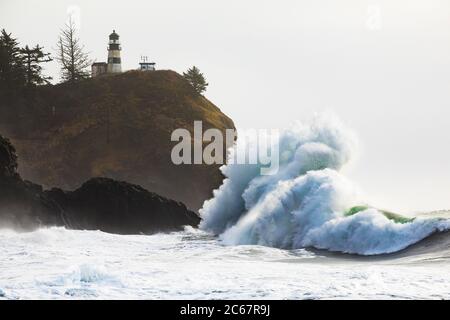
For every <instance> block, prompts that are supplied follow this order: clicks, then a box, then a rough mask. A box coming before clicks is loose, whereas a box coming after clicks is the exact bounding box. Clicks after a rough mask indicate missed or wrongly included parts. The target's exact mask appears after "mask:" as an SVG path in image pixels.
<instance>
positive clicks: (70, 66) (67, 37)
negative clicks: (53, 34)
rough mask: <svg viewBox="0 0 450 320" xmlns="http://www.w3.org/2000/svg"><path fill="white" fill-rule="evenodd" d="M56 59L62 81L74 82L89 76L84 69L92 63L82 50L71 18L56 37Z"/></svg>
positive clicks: (82, 47)
mask: <svg viewBox="0 0 450 320" xmlns="http://www.w3.org/2000/svg"><path fill="white" fill-rule="evenodd" d="M57 50H58V56H57V58H56V59H57V60H58V61H59V63H60V64H61V76H62V79H63V80H64V81H69V82H75V81H78V80H81V79H85V78H88V77H89V72H88V71H87V70H86V69H87V68H88V67H89V66H90V65H91V63H92V61H91V60H90V59H89V57H88V54H87V53H85V52H84V45H82V44H81V43H80V39H79V38H78V37H77V32H76V27H75V24H74V22H73V21H72V19H70V20H69V22H68V23H67V24H66V26H65V29H62V30H61V34H60V36H59V39H58V48H57Z"/></svg>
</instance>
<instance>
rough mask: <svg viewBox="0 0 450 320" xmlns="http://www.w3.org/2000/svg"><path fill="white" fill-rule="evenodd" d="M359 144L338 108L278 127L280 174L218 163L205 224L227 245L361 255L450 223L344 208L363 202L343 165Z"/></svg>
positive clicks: (384, 250) (400, 246)
mask: <svg viewBox="0 0 450 320" xmlns="http://www.w3.org/2000/svg"><path fill="white" fill-rule="evenodd" d="M239 143H240V141H239V139H238V141H237V145H236V146H235V148H234V150H232V151H231V152H230V154H231V155H233V152H236V150H238V149H239ZM254 143H257V142H256V141H254ZM356 146H357V142H356V139H355V135H354V134H353V133H352V131H351V130H349V129H347V128H346V127H345V126H343V125H342V123H341V122H340V121H339V120H338V119H337V118H336V117H335V116H333V115H329V114H321V115H317V116H315V117H314V118H313V120H312V121H311V122H309V123H301V122H298V123H296V124H295V125H293V126H292V127H291V128H289V129H287V130H284V131H283V132H281V133H280V139H279V143H278V145H277V147H278V150H279V152H280V161H279V170H278V171H277V172H276V173H274V174H272V175H266V176H262V175H260V173H259V168H260V165H259V164H254V165H243V164H229V165H226V166H223V167H222V168H221V170H222V172H223V174H224V175H225V177H226V179H225V180H224V183H223V185H222V186H221V187H220V188H219V189H218V190H216V191H215V192H214V197H213V198H212V199H211V200H209V201H206V202H205V204H204V206H203V208H202V209H201V210H200V213H201V215H202V218H203V221H202V223H201V225H200V227H201V228H202V229H203V230H206V231H210V232H213V233H215V234H217V235H219V236H220V238H221V239H222V240H223V242H224V243H225V244H230V245H237V244H259V245H265V246H272V247H278V248H288V249H297V248H303V247H315V248H320V249H328V250H331V251H341V252H346V253H356V254H363V255H373V254H382V253H390V252H395V251H398V250H401V249H403V248H406V247H407V246H409V245H411V244H413V243H415V242H417V241H419V240H421V239H423V238H425V237H427V236H428V235H430V234H432V233H434V232H436V231H441V230H445V229H447V228H448V227H449V223H448V221H443V220H439V219H415V220H414V221H411V222H408V223H397V222H396V221H394V220H392V219H389V218H388V217H386V216H385V215H384V214H383V212H382V211H379V210H377V209H373V208H370V207H368V208H367V209H366V210H361V211H359V212H357V213H356V214H354V215H351V216H349V215H347V214H346V213H347V212H348V210H349V209H350V208H352V207H354V206H357V205H361V204H365V201H364V198H363V197H362V196H361V193H360V191H359V190H358V188H357V187H356V186H355V185H354V184H353V183H351V182H350V181H349V180H348V179H347V178H345V177H344V176H343V175H342V173H341V172H340V171H341V169H342V168H343V166H345V165H346V164H347V163H348V162H349V161H350V160H351V159H352V155H353V154H354V152H355V150H356Z"/></svg>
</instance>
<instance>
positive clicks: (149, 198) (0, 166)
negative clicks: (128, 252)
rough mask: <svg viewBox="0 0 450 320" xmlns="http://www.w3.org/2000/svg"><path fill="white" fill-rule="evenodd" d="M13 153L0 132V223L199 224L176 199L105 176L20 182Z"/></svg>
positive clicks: (109, 228) (108, 228) (127, 227)
mask: <svg viewBox="0 0 450 320" xmlns="http://www.w3.org/2000/svg"><path fill="white" fill-rule="evenodd" d="M17 167H18V165H17V156H16V153H15V150H14V147H13V146H12V145H11V143H10V142H9V141H8V140H7V139H5V138H3V137H2V136H1V135H0V227H9V228H15V229H19V230H33V229H36V228H38V227H46V226H65V227H67V228H71V229H87V230H102V231H105V232H111V233H119V234H138V233H144V234H150V233H154V232H160V231H175V230H180V229H181V228H183V226H185V225H190V226H197V225H198V223H199V222H200V218H199V217H198V216H197V214H196V213H194V212H192V211H190V210H188V209H187V208H186V206H185V205H184V204H182V203H180V202H176V201H173V200H169V199H166V198H164V197H161V196H159V195H157V194H155V193H152V192H149V191H147V190H145V189H144V188H142V187H140V186H137V185H133V184H129V183H126V182H119V181H114V180H112V179H108V178H94V179H91V180H89V181H88V182H86V183H84V184H83V185H82V186H81V187H80V188H79V189H77V190H75V191H63V190H61V189H52V190H50V191H44V190H43V188H42V186H40V185H37V184H34V183H32V182H29V181H24V180H22V178H21V177H20V175H19V174H18V173H17Z"/></svg>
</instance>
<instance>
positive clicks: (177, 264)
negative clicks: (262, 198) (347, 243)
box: [0, 228, 450, 299]
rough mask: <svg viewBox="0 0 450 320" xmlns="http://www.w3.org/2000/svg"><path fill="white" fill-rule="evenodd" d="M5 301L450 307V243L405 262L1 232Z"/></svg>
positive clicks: (160, 238)
mask: <svg viewBox="0 0 450 320" xmlns="http://www.w3.org/2000/svg"><path fill="white" fill-rule="evenodd" d="M0 261H1V263H0V299H449V298H450V234H449V233H441V234H437V235H434V236H432V237H430V238H429V239H427V240H424V241H422V242H419V243H418V244H416V245H415V246H412V247H411V248H410V249H407V250H404V251H401V252H400V253H397V254H390V255H381V256H375V257H362V256H356V255H347V254H341V253H330V252H328V251H321V250H306V249H297V250H284V249H277V248H270V247H265V246H259V245H238V246H229V245H225V244H224V243H223V242H222V241H221V240H220V239H218V238H217V237H214V236H212V235H210V234H208V233H206V232H203V231H200V230H197V229H193V228H187V229H186V230H185V231H183V232H175V233H169V234H155V235H114V234H108V233H104V232H100V231H75V230H66V229H64V228H48V229H40V230H37V231H33V232H27V233H22V232H17V231H12V230H1V231H0Z"/></svg>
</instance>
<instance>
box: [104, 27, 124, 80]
mask: <svg viewBox="0 0 450 320" xmlns="http://www.w3.org/2000/svg"><path fill="white" fill-rule="evenodd" d="M120 50H122V48H121V47H120V42H119V35H118V34H117V33H116V30H113V33H111V34H110V35H109V46H108V69H107V72H108V73H119V72H122V61H121V59H120Z"/></svg>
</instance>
